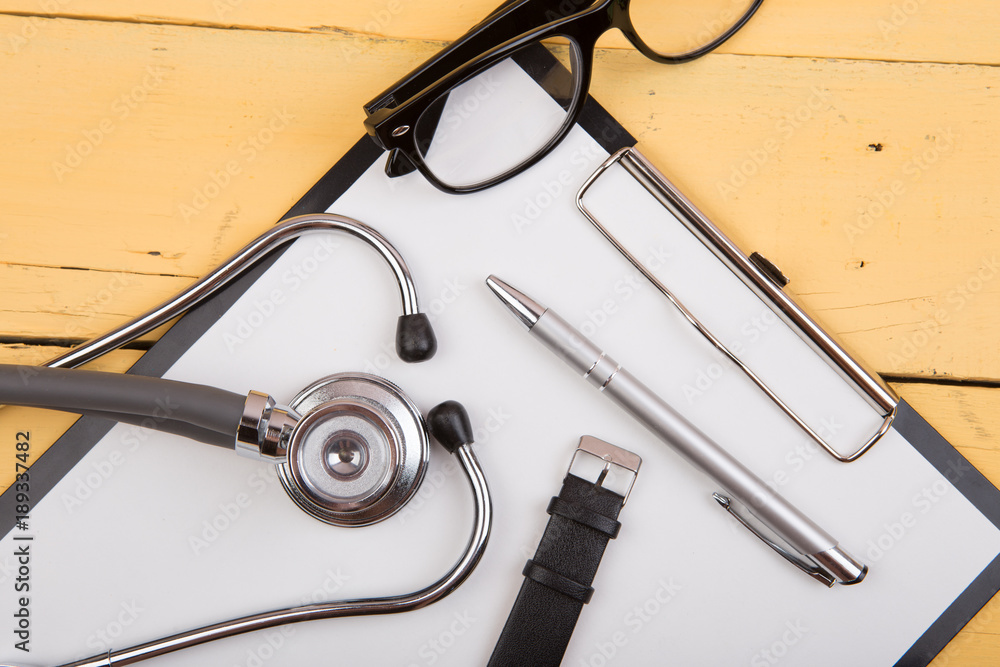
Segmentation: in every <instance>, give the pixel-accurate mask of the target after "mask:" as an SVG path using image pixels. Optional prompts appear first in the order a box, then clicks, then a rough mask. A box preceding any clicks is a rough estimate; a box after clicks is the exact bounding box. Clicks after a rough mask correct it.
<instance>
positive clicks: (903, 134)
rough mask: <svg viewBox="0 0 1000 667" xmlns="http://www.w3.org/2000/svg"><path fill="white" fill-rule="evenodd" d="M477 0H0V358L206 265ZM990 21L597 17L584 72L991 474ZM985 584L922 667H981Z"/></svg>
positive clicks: (85, 326)
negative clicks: (679, 21)
mask: <svg viewBox="0 0 1000 667" xmlns="http://www.w3.org/2000/svg"><path fill="white" fill-rule="evenodd" d="M496 4H498V0H467V1H465V2H444V1H440V0H423V1H420V2H418V1H417V0H360V1H358V0H354V1H353V2H345V1H343V0H341V1H337V0H323V1H322V2H320V1H318V0H286V1H284V2H280V3H279V2H273V3H270V2H268V3H265V2H259V1H257V0H144V1H140V0H135V1H133V2H121V1H120V0H118V1H115V0H0V86H2V88H0V124H2V134H0V146H2V159H0V285H2V290H0V313H2V317H0V362H18V363H38V362H41V361H43V360H45V359H46V358H48V357H51V356H54V355H55V354H57V353H59V352H61V351H63V350H64V349H65V348H66V347H67V346H71V345H74V344H76V343H78V342H80V341H81V340H84V339H86V338H88V337H90V336H91V335H93V334H96V333H100V332H102V331H104V330H106V329H108V328H110V327H112V326H115V325H117V324H120V323H122V322H124V321H125V320H127V319H128V318H130V317H132V316H134V315H136V314H138V313H140V312H142V311H144V310H146V309H147V308H149V307H151V306H153V305H155V304H156V303H158V302H160V301H161V300H163V299H165V298H166V297H167V296H169V295H170V294H172V293H174V292H175V291H177V290H179V289H180V288H182V287H184V286H186V285H188V284H190V283H191V282H192V281H193V280H194V279H195V278H196V277H198V276H201V275H202V274H204V273H205V272H207V271H208V270H209V269H210V268H212V267H213V266H215V265H216V264H217V263H218V262H219V261H220V260H222V259H223V258H225V257H226V256H228V255H229V254H231V253H232V252H234V251H235V250H236V249H238V248H239V247H240V246H242V245H243V244H244V243H245V242H247V241H248V240H249V239H251V238H252V237H254V236H256V235H257V234H258V233H260V232H261V231H263V230H264V229H266V228H267V227H268V226H270V225H272V224H273V223H274V222H275V221H276V220H277V219H278V218H279V217H280V216H281V215H282V214H283V213H284V212H285V211H286V210H287V209H288V208H289V207H290V206H291V204H293V203H294V202H295V201H296V200H297V199H298V197H299V196H300V195H301V194H303V193H304V192H305V191H306V189H307V188H309V186H311V185H312V184H313V183H314V182H315V181H316V180H317V179H318V178H319V177H320V176H321V175H322V174H323V173H324V172H325V171H326V170H327V169H328V168H329V167H330V165H331V164H333V162H334V161H336V159H337V158H338V157H339V156H340V155H342V154H343V153H344V152H345V151H346V150H347V149H348V148H349V147H350V146H351V145H352V144H353V143H354V142H355V141H356V140H357V139H358V138H359V137H360V136H361V134H362V131H363V130H362V126H361V120H362V118H363V113H362V111H361V106H362V104H363V103H365V102H367V101H368V100H369V99H370V98H371V97H373V96H374V95H375V94H376V93H378V92H379V91H381V90H382V89H383V88H385V87H386V86H387V85H389V84H390V83H392V82H393V81H395V80H396V79H397V78H398V77H399V76H401V75H403V74H404V73H406V72H408V71H409V70H410V69H411V68H412V67H414V66H415V65H416V64H418V63H419V62H421V61H422V60H423V59H425V58H427V57H428V56H430V55H431V54H432V53H433V52H435V51H436V50H437V49H439V48H441V46H442V45H443V44H445V43H446V42H448V41H449V40H452V39H454V38H455V37H457V36H458V35H460V34H461V33H462V32H463V31H464V30H465V29H466V28H468V27H469V26H471V25H472V24H473V23H475V22H476V21H477V20H478V19H480V18H481V17H483V16H485V15H486V14H487V13H488V11H489V10H490V9H492V8H493V6H495V5H496ZM998 35H1000V12H998V11H997V7H996V4H995V2H993V0H948V1H947V2H945V1H943V0H941V1H938V0H893V1H892V2H889V1H887V0H840V1H839V2H819V1H818V0H766V1H765V3H764V6H763V8H762V9H761V10H760V12H759V13H758V15H757V16H756V17H755V18H754V19H753V20H752V22H751V23H750V24H749V25H748V27H747V28H746V29H745V30H744V31H743V32H741V33H740V34H739V35H737V36H736V37H735V38H734V39H733V40H732V41H731V42H729V43H728V44H727V45H726V46H725V47H724V48H722V49H720V51H719V53H717V54H713V55H710V56H708V57H706V58H704V59H702V60H699V61H697V62H694V63H691V64H688V65H683V66H675V67H668V66H657V65H655V64H653V63H650V62H649V61H647V60H646V59H645V58H643V57H642V56H640V55H639V54H637V53H636V52H635V51H634V50H631V49H629V48H627V45H626V43H625V42H624V40H623V39H622V38H621V37H620V36H618V35H614V36H611V35H609V36H608V37H607V38H605V40H604V41H603V42H602V46H603V47H604V48H602V49H600V50H599V51H598V53H597V57H596V60H597V62H596V64H595V80H594V83H593V86H592V89H591V92H592V94H593V95H594V96H595V97H596V98H597V99H598V100H599V101H600V102H601V103H602V104H604V105H605V106H606V107H607V108H608V110H609V111H610V112H611V113H612V114H613V115H614V116H616V117H617V118H618V119H619V120H621V122H622V123H623V124H624V125H625V127H626V128H627V129H629V130H630V131H631V132H632V133H633V134H634V135H635V136H636V137H637V138H638V139H639V140H640V144H641V146H642V147H643V149H644V151H645V152H646V154H647V155H648V156H649V157H650V158H651V159H653V161H654V162H656V163H657V164H658V165H660V167H661V168H662V169H663V170H664V171H665V172H666V174H667V176H669V177H670V178H671V179H672V180H674V181H675V182H676V183H677V184H678V185H679V186H680V187H681V189H682V190H684V191H685V192H687V193H688V194H689V196H690V197H691V198H692V199H693V200H694V201H695V202H696V203H697V204H699V206H700V207H701V208H703V209H704V210H705V211H706V212H707V213H708V214H709V215H710V217H713V218H714V219H715V220H716V221H718V222H719V223H720V225H721V226H722V227H723V228H724V229H725V230H726V231H727V232H728V233H729V234H730V235H731V236H733V237H734V238H735V240H736V241H737V242H738V243H739V244H740V245H741V246H742V247H743V248H744V249H747V250H759V251H760V252H762V253H763V254H764V255H765V256H767V257H768V258H770V259H772V260H773V261H774V262H775V263H776V264H778V265H779V266H780V267H781V268H782V269H783V270H784V271H785V273H786V274H788V275H789V276H790V277H791V278H792V283H791V285H790V287H789V290H790V291H792V292H793V293H795V294H797V295H798V296H799V297H800V299H801V301H803V302H804V303H805V304H806V305H807V307H809V308H810V309H811V310H812V312H814V313H815V314H816V315H817V317H818V318H819V319H820V321H821V322H822V323H823V324H824V325H826V326H827V328H828V329H830V330H832V331H834V332H836V333H837V334H839V335H840V337H841V339H842V340H844V341H845V342H846V344H847V345H848V346H849V347H850V348H851V349H852V350H854V351H855V352H856V353H857V354H858V355H859V356H860V357H861V358H863V359H865V360H866V361H867V362H869V363H870V364H871V365H872V366H873V367H874V368H875V369H876V370H877V371H879V372H880V373H882V374H883V375H884V376H885V377H886V378H887V379H888V380H889V381H890V382H891V383H892V384H893V386H894V388H895V389H896V390H897V391H898V392H899V394H900V395H901V396H903V397H904V398H905V399H906V400H907V401H908V402H910V403H911V404H912V405H914V406H915V407H916V408H917V409H918V410H919V411H920V412H921V413H922V414H923V415H924V416H925V417H926V418H927V419H928V420H929V421H930V422H931V424H933V425H934V426H935V427H936V428H937V429H938V430H939V431H941V433H942V434H943V435H944V436H945V437H946V438H948V440H950V441H951V442H952V443H954V444H955V445H956V446H957V447H958V448H959V450H960V451H961V452H962V453H963V454H964V455H965V456H966V457H968V458H969V459H970V460H971V461H972V462H973V463H974V464H975V465H976V466H977V467H979V468H980V469H981V470H982V471H983V472H984V473H985V474H986V475H987V477H989V478H990V479H991V480H992V481H993V482H994V483H995V484H996V483H1000V447H998V444H997V440H996V435H997V433H998V432H1000V354H998V352H997V344H996V335H995V332H996V330H997V326H998V324H1000V280H997V279H996V278H997V277H998V276H1000V263H998V262H1000V196H998V194H997V191H996V175H997V174H998V173H1000V41H998ZM233 162H235V163H236V165H237V166H238V167H239V173H238V174H236V175H235V176H232V177H231V178H228V179H227V178H224V177H221V176H220V174H222V173H223V172H225V171H226V167H227V165H229V164H231V163H233ZM155 338H156V334H155V333H154V335H152V336H148V337H146V338H145V339H143V341H141V342H140V344H139V345H137V346H132V348H131V349H127V350H123V351H119V352H115V353H113V354H111V355H109V356H108V357H106V358H105V359H103V360H101V361H99V362H95V364H93V367H96V368H103V369H114V370H124V369H126V368H127V367H128V366H129V365H130V364H131V363H132V362H133V361H135V359H136V358H137V357H138V356H139V355H141V348H142V347H143V345H146V346H148V343H149V342H150V341H151V340H154V339H155ZM54 415H55V413H47V414H44V415H43V414H42V413H39V412H35V411H30V410H26V409H13V408H8V409H5V410H3V411H2V413H0V443H2V445H0V456H3V457H4V458H3V459H0V460H2V461H10V462H12V461H14V443H15V432H16V431H17V430H19V429H20V428H23V425H25V424H30V425H31V428H32V431H33V440H35V447H34V450H33V453H34V454H35V455H37V454H40V453H41V451H42V450H43V449H44V446H43V445H44V443H46V442H52V441H54V440H55V439H56V438H57V437H58V435H59V434H60V433H61V432H62V431H63V430H65V428H67V427H68V426H69V424H71V423H72V421H73V419H72V417H68V416H63V415H58V416H54ZM12 477H13V465H10V466H8V465H6V464H0V486H3V487H5V486H6V485H7V484H9V483H10V481H11V479H12ZM998 604H1000V603H998V601H997V600H994V601H993V602H992V603H990V605H988V606H987V607H986V608H985V609H984V610H983V611H982V612H981V613H980V614H979V616H977V617H976V619H975V620H973V621H972V622H971V623H970V624H969V626H968V627H967V628H966V629H965V630H964V631H963V632H962V633H961V634H960V635H959V636H958V638H956V639H955V640H954V641H953V642H952V643H951V644H950V645H949V646H948V647H947V648H946V650H945V651H944V652H943V653H942V655H941V656H939V657H938V659H937V660H936V661H935V663H934V664H935V665H937V666H938V667H941V666H943V665H966V666H971V665H995V664H1000V639H998V633H1000V618H998V617H996V616H995V614H994V610H995V609H996V608H997V606H998Z"/></svg>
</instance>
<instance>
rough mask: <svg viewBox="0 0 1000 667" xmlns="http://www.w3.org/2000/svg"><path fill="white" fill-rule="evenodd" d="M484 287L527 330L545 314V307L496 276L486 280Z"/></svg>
mask: <svg viewBox="0 0 1000 667" xmlns="http://www.w3.org/2000/svg"><path fill="white" fill-rule="evenodd" d="M486 286H487V287H489V288H490V289H491V290H492V291H493V293H494V294H496V296H497V298H498V299H500V301H502V302H503V304H504V305H505V306H507V308H509V309H510V312H512V313H513V314H514V316H515V317H517V319H518V320H520V321H521V323H522V324H524V326H526V327H528V328H529V329H530V328H531V327H533V326H535V323H536V322H537V321H538V318H539V317H541V316H542V314H543V313H544V312H545V310H546V309H545V306H543V305H541V304H540V303H538V302H537V301H535V300H534V299H532V298H531V297H529V296H528V295H526V294H525V293H524V292H521V291H519V290H517V289H514V288H513V287H511V286H510V285H508V284H507V283H505V282H504V281H502V280H500V279H499V278H497V277H496V276H492V275H491V276H490V277H489V278H487V279H486Z"/></svg>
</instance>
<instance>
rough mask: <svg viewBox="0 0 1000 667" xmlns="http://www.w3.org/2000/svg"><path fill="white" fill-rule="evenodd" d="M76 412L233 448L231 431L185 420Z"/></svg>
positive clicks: (115, 413)
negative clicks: (218, 429) (221, 430)
mask: <svg viewBox="0 0 1000 667" xmlns="http://www.w3.org/2000/svg"><path fill="white" fill-rule="evenodd" d="M76 412H79V413H80V414H81V415H83V416H85V417H98V418H99V419H109V420H111V421H115V422H121V423H122V424H132V425H133V426H141V427H142V428H148V429H152V430H154V431H162V432H163V433H172V434H173V435H179V436H182V437H184V438H188V439H189V440H197V441H198V442H204V443H205V444H207V445H215V446H216V447H227V448H229V449H233V442H234V440H235V438H234V436H233V435H232V434H231V433H219V432H218V431H209V430H208V429H207V428H201V427H199V426H192V425H191V424H188V423H187V422H179V421H174V420H172V419H159V418H156V417H143V416H142V415H126V414H122V413H117V412H101V411H100V410H77V411H76Z"/></svg>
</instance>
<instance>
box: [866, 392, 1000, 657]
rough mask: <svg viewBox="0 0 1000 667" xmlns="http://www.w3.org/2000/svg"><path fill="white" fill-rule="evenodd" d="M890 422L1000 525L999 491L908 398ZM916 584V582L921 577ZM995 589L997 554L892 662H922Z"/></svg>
mask: <svg viewBox="0 0 1000 667" xmlns="http://www.w3.org/2000/svg"><path fill="white" fill-rule="evenodd" d="M892 427H893V428H894V429H896V431H898V432H899V433H900V435H902V436H903V437H905V438H906V439H907V440H908V441H909V442H910V444H911V445H913V448H914V449H916V450H917V451H918V452H920V454H921V455H922V456H923V457H924V458H925V459H927V461H928V462H929V463H930V464H931V465H933V466H934V467H935V468H936V469H937V471H938V472H940V473H941V474H942V475H944V477H945V479H947V480H948V481H949V482H950V483H951V484H952V486H954V487H955V488H956V489H958V490H959V492H961V494H962V495H963V496H965V497H966V498H967V499H968V500H969V502H970V503H972V504H973V505H974V506H975V507H976V509H978V510H979V511H980V512H981V513H982V514H983V516H985V517H986V518H987V519H988V520H989V521H990V523H992V524H993V525H994V526H996V527H997V528H1000V491H998V490H997V488H996V487H995V486H994V485H993V484H992V483H991V482H990V481H989V480H988V479H986V477H985V476H984V475H983V474H982V473H981V472H979V470H978V469H976V467H975V466H973V465H972V464H971V463H969V461H968V459H966V458H965V457H964V456H962V454H961V453H960V452H959V451H958V450H957V449H955V447H954V446H952V444H951V443H949V442H948V441H947V440H945V439H944V436H942V435H941V434H940V433H938V432H937V431H936V430H935V429H934V427H933V426H931V425H930V424H928V423H927V420H926V419H924V418H923V417H921V416H920V414H919V413H918V412H917V411H916V410H914V409H913V408H912V407H911V406H910V405H909V404H908V403H907V402H906V401H903V400H901V401H900V402H899V406H898V407H897V408H896V417H895V419H894V420H893V424H892ZM876 446H877V445H876ZM915 585H918V586H919V582H917V583H916V584H915ZM997 591H1000V555H998V556H997V557H996V558H994V559H993V561H992V562H991V563H990V564H989V565H987V566H986V568H985V569H984V570H983V571H982V572H981V573H980V574H979V576H978V577H976V578H975V580H973V582H972V583H971V584H969V586H968V587H967V588H966V589H965V590H964V591H963V592H962V594H961V595H959V596H958V597H957V598H955V601H954V602H952V603H951V605H950V606H949V607H948V608H947V609H946V610H945V611H944V612H943V613H942V614H941V615H940V616H938V618H937V620H936V621H934V622H933V623H932V624H931V626H930V627H929V628H927V630H926V631H924V634H923V635H921V636H920V638H919V639H918V640H917V641H915V642H914V643H913V645H912V646H910V648H909V649H908V650H907V651H906V653H904V654H903V656H902V657H901V658H900V659H899V660H898V661H897V662H896V664H895V667H924V666H925V665H927V664H928V663H930V661H931V660H933V659H934V657H935V656H936V655H937V654H938V653H940V652H941V651H942V650H943V649H944V647H945V646H946V645H947V644H948V642H950V641H951V640H952V639H954V637H955V635H957V634H958V633H959V631H960V630H961V629H962V628H964V627H965V626H966V625H967V624H968V622H969V621H971V620H972V618H973V617H974V616H975V615H976V614H977V613H978V612H979V610H980V609H982V608H983V607H985V606H986V604H987V603H988V602H989V601H990V600H991V599H992V598H993V596H994V595H996V593H997Z"/></svg>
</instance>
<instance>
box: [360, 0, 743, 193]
mask: <svg viewBox="0 0 1000 667" xmlns="http://www.w3.org/2000/svg"><path fill="white" fill-rule="evenodd" d="M762 2H763V0H596V1H595V0H561V1H560V0H511V1H510V2H507V3H505V4H503V5H501V6H500V7H499V8H497V9H496V10H495V11H494V12H493V13H492V14H490V15H489V16H488V17H486V18H485V19H484V20H483V21H481V22H480V23H479V24H478V25H476V26H475V27H473V28H472V29H471V30H470V31H469V32H467V33H466V34H465V35H463V36H462V37H460V38H459V39H458V40H457V41H456V42H455V43H453V44H452V45H451V46H449V47H448V48H446V49H444V50H443V51H441V52H440V53H438V54H437V55H435V56H434V57H433V58H431V59H430V60H428V61H427V62H425V63H424V64H423V65H421V66H420V67H418V68H417V69H416V70H414V71H413V72H411V73H410V74H408V75H407V76H405V77H404V78H402V79H401V80H399V81H398V82H396V84H395V85H393V86H392V87H391V88H389V89H388V90H386V91H385V92H383V93H382V94H381V95H379V96H378V97H377V98H376V99H375V100H373V101H372V102H369V103H368V104H367V105H366V106H365V112H366V113H367V114H368V118H367V119H366V120H365V128H366V129H367V130H368V134H369V135H371V136H372V138H373V139H374V140H375V142H376V143H377V144H379V145H380V146H381V147H382V148H384V149H386V150H388V151H390V154H389V160H388V162H387V164H386V173H387V174H388V175H389V176H390V177H395V176H401V175H403V174H407V173H410V172H412V171H413V170H419V171H420V173H421V174H423V175H424V176H425V177H426V178H427V180H428V181H430V182H431V183H432V184H433V185H434V186H435V187H437V188H439V189H441V190H444V191H445V192H450V193H456V194H459V193H467V192H476V191H477V190H483V189H485V188H489V187H491V186H494V185H496V184H498V183H501V182H503V181H505V180H507V179H509V178H511V177H513V176H516V175H517V174H519V173H520V172H522V171H524V170H525V169H527V168H528V167H530V166H531V165H533V164H535V163H536V162H538V161H539V160H541V159H542V158H543V157H545V155H546V154H547V153H549V151H551V150H552V149H553V148H555V147H556V145H557V144H558V143H559V142H560V141H562V139H563V138H564V137H565V136H566V134H567V133H568V132H569V131H570V129H571V128H572V127H573V124H574V123H575V122H576V119H577V117H578V116H579V114H580V110H581V109H582V108H583V103H584V101H585V100H586V98H587V91H588V89H589V87H590V76H591V71H592V69H593V61H594V45H595V44H596V42H597V40H598V38H599V37H600V36H601V35H603V34H604V33H605V32H607V31H608V30H610V29H611V28H617V29H619V30H620V31H621V32H622V33H624V35H625V37H626V38H628V40H629V42H631V43H632V45H633V46H635V48H636V49H638V50H639V52H641V53H642V54H643V55H645V56H646V57H647V58H649V59H651V60H653V61H655V62H658V63H667V64H675V63H683V62H687V61H690V60H694V59H695V58H699V57H701V56H703V55H705V54H706V53H709V52H710V51H712V50H713V49H715V48H716V47H718V46H719V45H720V44H722V43H723V42H725V41H726V40H727V39H729V38H730V37H732V36H733V35H734V34H735V33H736V32H737V31H738V30H739V29H740V28H742V27H743V26H744V25H745V24H746V22H747V21H748V20H750V17H751V16H753V14H754V12H756V11H757V8H758V7H760V5H761V3H762ZM543 40H547V41H545V42H543ZM539 90H541V91H544V92H543V97H544V98H545V99H544V101H543V102H541V103H534V102H531V103H529V100H528V99H526V98H525V96H528V97H530V96H531V95H538V93H539ZM545 93H547V95H545Z"/></svg>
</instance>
